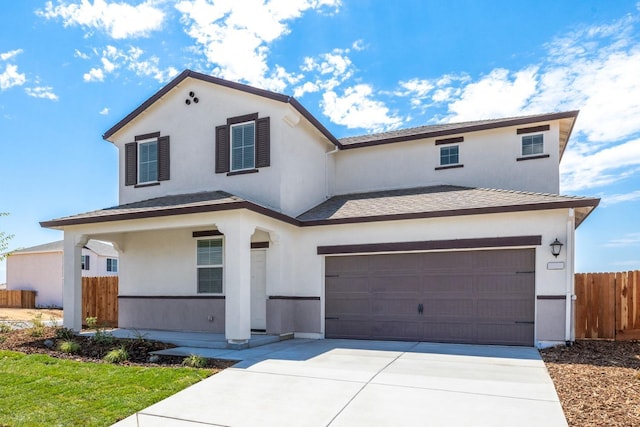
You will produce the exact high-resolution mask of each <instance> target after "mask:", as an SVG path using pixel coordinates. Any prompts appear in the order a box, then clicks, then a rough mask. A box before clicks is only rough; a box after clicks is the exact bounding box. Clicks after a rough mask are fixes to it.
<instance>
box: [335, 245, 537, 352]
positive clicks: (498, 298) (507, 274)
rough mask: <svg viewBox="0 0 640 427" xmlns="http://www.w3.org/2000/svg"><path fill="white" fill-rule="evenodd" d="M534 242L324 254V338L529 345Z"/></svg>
mask: <svg viewBox="0 0 640 427" xmlns="http://www.w3.org/2000/svg"><path fill="white" fill-rule="evenodd" d="M534 316H535V252H534V249H500V250H472V251H449V252H423V253H398V254H375V255H349V256H327V257H326V258H325V336H326V337H327V338H351V339H380V340H406V341H433V342H454V343H470V344H503V345H526V346H532V345H534Z"/></svg>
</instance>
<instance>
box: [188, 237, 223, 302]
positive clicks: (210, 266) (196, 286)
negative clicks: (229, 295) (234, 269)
mask: <svg viewBox="0 0 640 427" xmlns="http://www.w3.org/2000/svg"><path fill="white" fill-rule="evenodd" d="M194 237H195V236H194ZM202 240H219V241H220V242H221V243H222V255H221V257H222V263H221V264H207V265H199V264H198V242H200V241H202ZM224 248H225V242H224V236H216V237H213V236H203V237H199V238H196V239H195V255H196V256H195V267H196V277H195V279H196V280H195V282H196V283H195V294H196V295H204V296H207V295H221V296H224V294H225V293H224V291H225V283H224V270H225V268H224V264H225V262H224ZM200 268H220V269H222V290H221V291H220V292H199V291H198V285H199V283H198V270H199V269H200Z"/></svg>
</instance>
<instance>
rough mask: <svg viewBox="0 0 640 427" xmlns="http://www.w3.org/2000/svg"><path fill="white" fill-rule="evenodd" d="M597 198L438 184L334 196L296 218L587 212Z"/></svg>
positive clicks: (346, 219)
mask: <svg viewBox="0 0 640 427" xmlns="http://www.w3.org/2000/svg"><path fill="white" fill-rule="evenodd" d="M598 202H599V199H593V198H585V197H575V196H560V195H556V194H542V193H529V192H522V191H509V190H495V189H488V188H474V187H460V186H454V185H437V186H430V187H419V188H409V189H403V190H389V191H375V192H370V193H359V194H347V195H341V196H334V197H332V198H330V199H328V200H327V201H325V202H324V203H321V204H320V205H318V206H316V207H314V208H312V209H311V210H309V211H307V212H305V213H303V214H302V215H300V216H298V218H297V219H298V220H300V221H302V222H303V223H306V224H308V225H311V224H314V225H321V224H329V223H341V222H342V223H349V222H363V221H377V220H390V219H405V218H407V219H408V218H426V217H437V216H455V215H470V214H481V213H497V212H515V211H527V210H540V209H554V208H564V207H576V208H585V209H586V212H585V213H584V214H585V216H586V215H587V214H588V213H589V212H590V211H591V210H592V209H593V208H595V207H596V206H597V205H598ZM583 218H584V217H583Z"/></svg>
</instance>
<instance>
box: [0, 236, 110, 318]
mask: <svg viewBox="0 0 640 427" xmlns="http://www.w3.org/2000/svg"><path fill="white" fill-rule="evenodd" d="M63 252H64V241H63V240H60V241H57V242H51V243H45V244H44V245H38V246H33V247H31V248H26V249H20V250H17V251H13V252H11V254H9V256H8V257H7V289H9V290H33V291H36V292H37V293H36V306H38V307H62V306H63V305H62V304H63V298H62V294H63V292H62V289H63V282H64V269H63V264H64V255H63ZM79 258H80V259H79V261H80V269H81V270H80V271H81V274H82V276H87V277H93V276H117V275H118V252H117V251H116V250H115V249H114V248H113V246H112V245H111V244H108V243H104V242H98V241H95V240H89V241H88V242H87V244H86V245H85V246H84V247H83V248H82V251H81V255H80V256H79Z"/></svg>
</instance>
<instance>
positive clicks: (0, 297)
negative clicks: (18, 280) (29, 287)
mask: <svg viewBox="0 0 640 427" xmlns="http://www.w3.org/2000/svg"><path fill="white" fill-rule="evenodd" d="M0 307H2V308H36V291H20V290H18V291H14V290H6V289H3V290H1V291H0Z"/></svg>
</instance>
